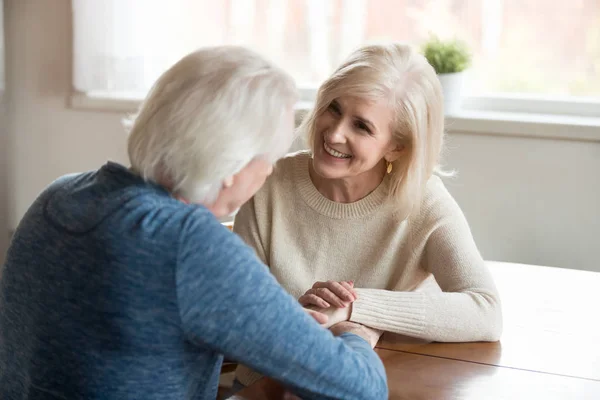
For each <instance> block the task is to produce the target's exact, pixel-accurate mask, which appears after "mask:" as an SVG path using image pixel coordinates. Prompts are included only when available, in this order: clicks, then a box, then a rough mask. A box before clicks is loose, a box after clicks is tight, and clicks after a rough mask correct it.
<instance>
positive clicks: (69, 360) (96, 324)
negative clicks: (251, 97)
mask: <svg viewBox="0 0 600 400" xmlns="http://www.w3.org/2000/svg"><path fill="white" fill-rule="evenodd" d="M223 355H225V356H226V357H228V358H231V359H234V360H238V361H239V362H242V363H244V364H246V365H248V366H250V367H251V368H253V369H255V370H257V371H259V372H261V373H263V374H265V375H268V376H271V377H273V378H275V379H277V380H278V381H280V382H282V383H283V384H284V385H286V386H287V387H289V388H290V389H291V390H292V391H294V392H295V393H297V394H299V395H300V396H302V397H303V398H306V399H311V398H315V399H317V398H318V399H320V398H343V399H384V398H387V385H386V378H385V371H384V369H383V366H382V364H381V361H380V360H379V358H378V357H377V355H376V354H375V353H374V352H373V351H372V350H371V348H370V347H369V345H368V344H367V343H366V342H365V341H364V340H362V339H361V338H359V337H358V336H355V335H352V334H344V335H342V336H341V337H339V338H335V337H333V335H332V334H331V333H330V332H329V331H327V330H325V329H323V328H322V327H320V326H319V325H318V324H317V323H316V322H315V321H313V320H312V318H310V317H309V316H308V315H306V314H305V313H304V311H302V309H301V307H300V306H299V305H298V303H297V302H296V301H295V299H293V298H292V297H291V296H290V295H288V294H287V293H286V292H285V291H284V290H283V289H282V288H281V287H280V286H279V285H278V284H277V282H276V281H275V279H274V278H273V277H272V275H271V274H270V273H269V271H268V269H267V268H266V267H265V266H264V265H263V264H261V263H260V261H259V260H258V259H257V258H256V257H255V255H254V253H253V251H252V250H251V249H250V248H248V247H247V246H246V245H245V244H243V242H242V241H241V240H240V239H239V238H238V237H237V236H236V235H235V234H233V233H231V232H229V231H228V230H227V229H226V228H225V227H223V226H222V225H221V224H220V223H219V222H218V221H217V219H216V218H215V217H214V216H213V215H212V214H211V213H210V212H209V211H208V210H207V209H206V208H204V207H202V206H193V205H186V204H184V203H182V202H179V201H177V200H175V199H173V198H172V197H171V196H170V195H169V193H167V192H166V191H165V190H164V189H162V188H161V187H159V186H155V185H152V184H149V183H146V182H144V181H143V180H141V179H140V178H139V177H137V176H136V175H134V174H132V173H130V172H129V171H128V170H127V169H126V168H124V167H122V166H120V165H118V164H114V163H108V164H107V165H105V166H103V167H102V168H100V169H99V170H98V171H93V172H88V173H83V174H78V175H70V176H66V177H63V178H61V179H59V180H58V181H56V182H54V183H53V184H52V185H50V187H48V188H47V189H46V190H45V191H44V192H43V193H42V194H41V195H40V196H39V197H38V199H37V200H36V201H35V202H34V204H33V205H32V206H31V207H30V209H29V210H28V212H27V214H26V215H25V217H24V218H23V220H22V221H21V223H20V225H19V227H18V229H17V231H16V233H15V236H14V238H13V241H12V244H11V247H10V249H9V252H8V255H7V261H6V264H5V265H4V268H3V271H2V276H1V280H0V399H2V400H16V399H19V400H20V399H36V400H38V399H128V400H136V399H140V400H152V399H160V400H168V399H214V398H215V396H216V390H217V385H218V377H219V371H220V366H221V363H222V360H223Z"/></svg>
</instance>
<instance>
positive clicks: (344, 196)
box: [309, 162, 386, 203]
mask: <svg viewBox="0 0 600 400" xmlns="http://www.w3.org/2000/svg"><path fill="white" fill-rule="evenodd" d="M385 173H386V170H385V164H382V165H381V166H377V167H375V168H373V169H371V170H369V171H367V172H363V173H362V174H360V175H357V176H353V177H350V178H341V179H327V178H323V177H322V176H320V175H319V174H317V173H316V172H315V170H314V168H313V165H312V162H311V163H309V175H310V179H311V180H312V182H313V185H315V188H317V190H318V191H319V193H321V194H322V195H323V196H325V197H326V198H327V199H329V200H331V201H335V202H336V203H354V202H356V201H359V200H361V199H363V198H365V197H367V196H368V195H369V193H371V192H372V191H373V190H375V189H377V187H378V186H379V185H380V184H381V182H382V181H383V178H384V177H385Z"/></svg>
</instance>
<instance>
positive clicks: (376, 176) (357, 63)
mask: <svg viewBox="0 0 600 400" xmlns="http://www.w3.org/2000/svg"><path fill="white" fill-rule="evenodd" d="M442 104H443V101H442V93H441V89H440V83H439V81H438V79H437V77H436V74H435V72H434V70H433V68H432V67H431V66H430V65H429V64H428V63H427V61H426V60H425V58H424V57H423V56H421V55H420V54H418V53H416V52H415V51H414V50H413V49H411V47H409V46H407V45H402V44H389V45H368V46H365V47H362V48H360V49H358V50H357V51H355V52H354V53H353V54H351V55H350V57H349V58H348V59H347V60H346V61H345V62H344V63H343V64H342V65H341V66H340V67H339V68H338V69H337V70H336V71H335V72H334V73H333V75H332V76H331V77H330V78H329V79H327V80H326V81H325V82H324V83H323V84H322V86H321V87H320V89H319V91H318V94H317V99H316V104H315V107H314V109H313V110H312V111H311V112H310V113H309V114H308V115H307V116H306V117H305V119H304V121H303V123H302V125H301V126H300V130H301V131H302V132H303V133H305V134H306V135H307V137H308V143H309V146H310V149H311V150H310V152H300V153H297V154H293V155H291V156H289V157H286V158H284V159H282V160H280V161H279V162H278V163H277V166H276V168H275V172H274V174H273V175H272V176H271V177H270V178H269V179H268V180H267V182H266V184H265V185H264V186H263V188H262V189H261V190H260V191H258V193H257V194H256V195H255V196H254V197H253V199H251V200H250V201H249V202H248V203H246V204H245V205H244V206H243V207H242V208H241V210H240V211H239V213H238V214H237V215H236V218H235V223H234V230H235V231H236V232H237V233H238V234H239V235H240V236H241V237H242V238H243V239H244V240H245V241H246V242H247V243H248V244H250V245H251V246H252V247H254V249H255V250H256V252H257V254H258V256H259V257H260V258H261V259H262V260H263V261H264V262H265V264H267V265H268V266H269V267H270V270H271V273H272V274H273V275H274V276H275V277H276V278H277V280H278V281H279V283H281V284H282V285H283V287H285V288H286V289H287V290H288V291H289V292H290V293H291V294H292V295H293V296H294V297H296V298H297V299H299V301H300V303H301V304H302V305H303V306H305V307H310V308H318V309H320V310H321V311H323V312H325V313H327V314H328V315H329V317H330V321H329V323H330V324H334V323H336V322H339V321H346V320H349V321H352V322H355V323H358V324H362V325H364V326H366V327H369V328H373V329H375V330H377V331H386V332H392V333H396V334H401V335H407V336H411V337H416V338H421V339H425V340H430V341H442V342H465V341H495V340H498V338H499V337H500V333H501V330H502V316H501V308H500V300H499V298H498V293H497V291H496V288H495V285H494V282H493V280H492V277H491V276H490V273H489V272H488V269H487V268H486V265H485V263H484V261H483V259H482V257H481V255H480V253H479V251H478V249H477V247H476V245H475V243H474V241H473V238H472V235H471V232H470V229H469V226H468V224H467V221H466V220H465V217H464V215H463V213H462V212H461V210H460V208H459V206H458V205H457V203H456V202H455V201H454V199H453V198H452V196H451V195H450V194H449V193H448V191H447V190H446V188H445V187H444V184H443V183H442V180H441V179H440V177H439V176H438V174H436V172H437V171H439V163H440V154H441V151H442V146H443V138H444V113H443V105H442ZM236 376H237V379H238V380H239V381H240V382H241V383H242V384H245V385H247V384H249V383H251V382H252V381H253V380H254V379H255V378H256V376H257V375H256V374H254V373H252V371H251V370H250V369H249V368H246V367H243V366H242V367H240V368H238V371H237V375H236Z"/></svg>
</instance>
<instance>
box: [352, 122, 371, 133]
mask: <svg viewBox="0 0 600 400" xmlns="http://www.w3.org/2000/svg"><path fill="white" fill-rule="evenodd" d="M355 125H356V127H357V128H358V129H360V130H361V131H365V132H366V133H368V134H371V130H370V129H369V127H368V126H367V124H365V123H364V122H361V121H357V122H356V124H355Z"/></svg>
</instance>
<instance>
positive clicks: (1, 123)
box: [0, 0, 9, 274]
mask: <svg viewBox="0 0 600 400" xmlns="http://www.w3.org/2000/svg"><path fill="white" fill-rule="evenodd" d="M4 59H5V57H4V4H3V0H0V266H1V265H2V264H3V262H4V254H5V252H6V248H7V246H8V197H9V194H8V183H7V179H8V166H9V163H8V153H9V152H8V148H9V145H8V127H7V123H6V112H5V107H6V95H5V90H4V87H5V79H4ZM1 273H2V271H1V268H0V274H1Z"/></svg>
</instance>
